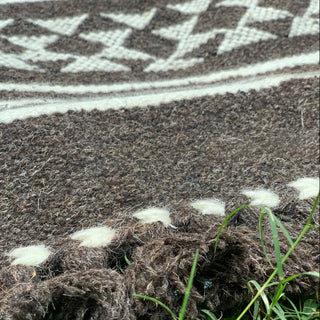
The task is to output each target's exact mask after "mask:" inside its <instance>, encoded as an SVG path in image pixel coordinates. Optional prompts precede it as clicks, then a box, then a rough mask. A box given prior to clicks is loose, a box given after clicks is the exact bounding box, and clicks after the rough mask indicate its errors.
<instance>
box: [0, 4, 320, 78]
mask: <svg viewBox="0 0 320 320" xmlns="http://www.w3.org/2000/svg"><path fill="white" fill-rule="evenodd" d="M210 5H212V1H211V0H203V1H195V0H193V1H187V2H185V3H183V4H175V5H173V4H168V5H167V7H166V10H168V11H173V12H177V13H179V14H181V15H183V16H184V19H183V21H182V22H179V23H178V24H170V23H169V24H168V25H167V26H165V27H161V28H155V29H152V30H151V32H150V38H151V35H152V36H155V40H154V41H155V42H157V41H159V40H161V39H162V40H165V41H168V43H173V46H171V49H170V50H171V51H172V53H171V54H170V55H169V56H167V57H165V56H163V54H162V53H161V50H160V52H158V53H157V54H154V53H151V52H150V51H149V52H148V50H144V49H140V48H139V47H138V48H130V47H129V46H128V45H127V44H128V43H129V42H130V38H131V37H132V36H133V35H134V34H137V33H139V32H140V31H142V30H145V29H148V26H149V25H150V23H152V21H153V20H154V19H157V12H158V8H152V9H150V10H148V11H146V12H143V13H139V14H136V13H135V14H131V13H123V12H101V13H100V16H101V17H102V18H104V19H107V20H111V21H113V22H116V23H117V24H121V25H122V26H123V27H121V28H115V29H110V30H94V31H90V32H87V31H86V32H81V27H82V26H86V23H87V21H88V19H89V13H83V14H80V15H75V16H71V17H70V16H66V17H57V18H53V19H31V18H29V19H26V22H28V23H31V24H33V25H35V26H37V27H39V32H41V31H43V32H44V31H46V33H44V34H43V35H31V36H27V35H11V34H9V35H7V34H6V30H7V29H9V28H10V26H12V25H14V24H15V20H14V19H12V18H9V19H6V20H0V40H1V39H2V40H6V41H8V42H9V43H10V45H11V46H14V47H15V48H16V49H17V51H18V52H17V53H7V52H4V51H0V67H1V66H2V67H6V68H13V69H21V70H28V71H37V72H45V69H43V68H42V67H41V63H43V62H57V61H60V62H64V63H63V64H61V68H60V72H61V73H78V72H92V71H104V72H130V71H131V68H130V66H129V64H128V65H127V64H126V62H128V63H129V62H130V61H137V62H139V61H145V64H146V66H145V67H144V68H143V71H144V72H166V71H169V70H179V69H186V68H189V67H192V66H195V65H197V64H199V63H202V62H203V61H204V58H203V57H196V56H193V52H194V51H195V50H197V49H199V47H200V46H201V45H203V44H205V43H207V42H208V41H209V40H210V39H215V38H216V37H217V35H221V36H223V40H222V42H221V43H220V44H219V46H218V48H217V54H218V55H222V54H224V53H227V52H230V51H232V50H234V49H237V48H239V47H242V46H245V45H248V44H252V43H258V42H261V41H266V40H269V39H277V38H278V36H277V35H276V34H273V33H271V32H267V31H264V30H261V29H258V28H257V27H253V26H252V25H253V24H254V23H262V22H266V21H272V22H273V23H274V24H275V25H276V24H277V23H278V22H279V21H281V20H283V19H286V18H292V24H291V28H290V32H289V35H288V36H289V38H293V37H296V36H302V35H307V34H317V33H318V32H319V28H318V25H319V19H318V18H315V16H317V15H318V14H319V1H318V0H311V1H310V4H309V6H308V8H307V10H306V11H305V13H304V14H303V15H302V16H294V15H293V14H292V13H291V12H289V11H286V10H279V9H275V8H272V7H264V6H260V5H259V0H254V1H247V0H237V1H229V0H225V1H220V2H219V3H217V4H215V5H214V9H216V10H217V9H219V8H222V7H226V8H229V9H231V8H233V7H240V8H243V10H244V14H243V15H242V16H241V17H240V19H239V20H238V21H237V24H236V26H235V27H233V28H230V27H229V26H226V27H219V28H212V29H211V30H208V31H206V32H197V31H195V29H196V26H197V23H198V22H199V19H200V16H201V15H202V14H203V13H204V12H205V11H206V10H207V9H208V7H209V6H210ZM48 32H49V34H47V33H48ZM61 39H65V40H66V39H68V41H70V42H73V43H75V44H77V43H78V44H80V43H81V41H82V42H83V41H85V43H86V46H87V47H88V46H89V47H90V46H91V47H93V48H96V49H95V50H94V52H93V53H92V54H89V55H88V54H81V50H80V49H79V52H76V53H75V52H71V51H69V52H68V50H66V52H62V51H61V50H59V49H58V47H57V44H58V43H59V41H60V40H61ZM154 45H155V43H154V44H153V45H152V44H150V47H152V46H154ZM99 48H100V49H99ZM158 54H160V56H158ZM120 60H124V63H122V62H120Z"/></svg>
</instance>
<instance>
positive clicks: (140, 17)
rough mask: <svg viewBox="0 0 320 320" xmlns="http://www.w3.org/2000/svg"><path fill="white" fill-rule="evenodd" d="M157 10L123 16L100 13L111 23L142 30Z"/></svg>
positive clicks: (120, 14) (122, 14)
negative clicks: (111, 21)
mask: <svg viewBox="0 0 320 320" xmlns="http://www.w3.org/2000/svg"><path fill="white" fill-rule="evenodd" d="M156 11H157V9H156V8H153V9H152V10H150V11H145V12H144V13H142V14H124V13H100V15H101V16H102V17H107V18H110V19H112V20H113V21H116V22H119V23H124V24H126V25H127V26H129V27H132V28H135V29H138V30H142V29H144V27H145V26H146V25H147V24H148V23H149V22H150V21H151V19H152V18H153V16H154V15H155V13H156Z"/></svg>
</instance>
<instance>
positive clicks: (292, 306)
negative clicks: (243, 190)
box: [134, 194, 320, 320]
mask: <svg viewBox="0 0 320 320" xmlns="http://www.w3.org/2000/svg"><path fill="white" fill-rule="evenodd" d="M318 203H319V194H318V196H317V197H316V200H315V202H314V205H313V207H312V210H311V212H310V215H309V217H308V220H307V222H306V224H305V226H304V228H303V230H302V231H301V233H300V235H299V236H298V238H297V239H296V241H293V240H292V239H291V237H290V235H289V233H288V232H287V230H286V229H285V227H284V226H283V224H282V223H281V221H280V220H279V219H278V218H277V217H276V216H275V215H274V214H273V213H272V211H271V210H270V209H269V208H265V207H262V206H255V207H259V208H260V209H261V214H260V217H259V231H260V240H261V246H262V250H263V252H264V255H265V257H266V259H267V261H268V263H269V264H270V266H271V267H272V268H273V272H272V274H271V275H270V277H269V278H268V279H267V281H266V282H265V283H264V284H262V285H260V284H259V283H258V282H256V281H255V280H251V281H249V283H248V287H249V289H250V290H251V292H252V293H253V294H254V297H253V298H252V299H251V301H250V303H249V304H248V305H247V306H246V307H245V308H244V309H243V311H242V312H241V313H240V314H239V315H233V316H231V317H223V315H219V317H217V316H216V315H215V314H214V313H212V312H211V311H209V310H204V309H202V310H201V313H202V315H203V316H205V318H206V319H207V320H218V319H224V320H240V319H246V320H249V319H254V320H278V319H279V320H288V319H290V320H291V319H299V320H315V319H320V313H319V306H318V302H319V297H317V295H316V293H315V294H314V296H313V297H311V298H307V299H305V300H304V301H299V302H298V303H297V302H294V301H292V300H291V299H290V298H289V297H288V296H287V295H286V293H285V289H286V286H287V284H288V283H289V282H290V281H291V280H293V279H295V278H297V277H300V276H302V275H308V276H312V277H317V278H320V275H319V273H318V272H304V273H298V274H295V275H292V276H290V277H288V278H285V277H284V273H283V265H284V263H285V261H286V260H287V259H288V257H289V256H290V254H291V253H292V251H293V250H294V249H295V248H296V246H297V245H298V244H299V242H300V241H301V239H302V237H303V236H304V235H305V233H306V232H307V231H308V230H309V229H310V228H314V227H316V226H313V225H312V224H311V221H312V218H313V215H314V212H315V210H316V208H317V205H318ZM248 206H251V205H245V206H242V207H240V208H238V209H236V210H235V211H233V212H232V213H231V214H230V215H229V216H228V217H227V218H226V219H225V220H224V222H223V223H222V225H221V227H220V228H219V231H218V234H217V238H216V243H215V246H214V253H215V252H216V250H217V246H218V243H219V238H220V234H221V232H222V229H223V228H224V227H225V226H226V225H227V223H228V220H229V219H230V218H231V217H232V216H233V215H234V214H235V213H237V212H238V211H239V210H241V209H243V208H245V207H248ZM265 214H267V215H268V219H269V220H268V221H269V223H270V226H271V230H272V237H273V245H274V253H275V258H276V265H273V264H272V263H271V260H270V258H269V256H268V253H267V251H266V248H265V245H264V240H263V224H262V221H263V216H264V215H265ZM278 229H280V230H281V231H282V232H283V233H284V235H285V236H286V238H287V240H288V242H289V244H290V248H289V250H288V252H287V253H286V254H285V255H284V256H283V257H282V255H281V252H280V242H279V237H278ZM198 254H199V250H197V251H196V254H195V258H194V261H193V265H192V269H191V273H190V277H189V281H188V284H187V290H186V293H185V296H184V300H183V303H182V307H181V311H180V313H179V315H178V317H177V316H176V315H175V314H174V312H173V311H172V310H171V309H170V308H169V307H168V306H166V305H165V304H164V303H162V302H161V301H159V300H157V299H154V298H152V297H148V296H144V295H138V294H134V296H136V297H140V298H143V299H147V300H150V301H153V302H155V303H157V304H159V305H160V306H161V307H163V308H164V309H166V310H167V311H168V313H169V314H170V316H171V318H172V319H173V320H177V319H178V320H183V319H184V316H185V312H186V307H187V303H188V299H189V297H190V291H191V287H192V283H193V278H194V276H195V270H196V265H197V261H198ZM276 275H278V279H279V280H278V281H273V280H274V278H275V276H276ZM270 287H273V288H274V289H275V290H274V291H273V292H274V294H273V295H270V294H267V293H266V292H265V291H266V289H267V288H270Z"/></svg>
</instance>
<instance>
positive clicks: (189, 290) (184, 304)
mask: <svg viewBox="0 0 320 320" xmlns="http://www.w3.org/2000/svg"><path fill="white" fill-rule="evenodd" d="M198 256H199V249H197V251H196V255H195V257H194V260H193V264H192V268H191V273H190V277H189V280H188V284H187V290H186V293H185V295H184V298H183V302H182V307H181V311H180V314H179V320H183V318H184V315H185V313H186V308H187V304H188V300H189V297H190V292H191V288H192V283H193V279H194V275H195V272H196V266H197V262H198Z"/></svg>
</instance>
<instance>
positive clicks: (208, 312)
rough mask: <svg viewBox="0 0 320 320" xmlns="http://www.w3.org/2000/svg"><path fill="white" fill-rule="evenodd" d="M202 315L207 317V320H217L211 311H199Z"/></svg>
mask: <svg viewBox="0 0 320 320" xmlns="http://www.w3.org/2000/svg"><path fill="white" fill-rule="evenodd" d="M201 312H202V313H204V314H205V315H206V316H208V317H209V320H219V319H218V318H217V317H216V316H215V315H214V314H213V313H212V312H211V311H209V310H205V309H203V310H201Z"/></svg>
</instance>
